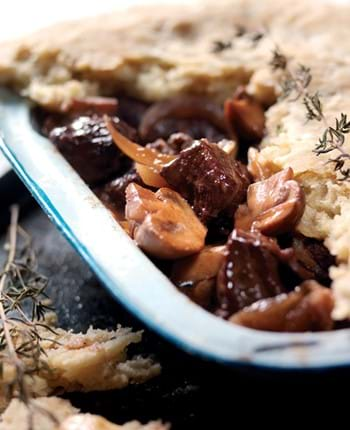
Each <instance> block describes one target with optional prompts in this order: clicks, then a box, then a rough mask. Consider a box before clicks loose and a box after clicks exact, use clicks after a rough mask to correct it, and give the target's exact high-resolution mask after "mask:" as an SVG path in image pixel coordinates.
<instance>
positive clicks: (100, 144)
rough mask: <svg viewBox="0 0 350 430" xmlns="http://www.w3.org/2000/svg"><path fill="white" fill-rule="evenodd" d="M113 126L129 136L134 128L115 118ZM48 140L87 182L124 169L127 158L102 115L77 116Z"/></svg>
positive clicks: (107, 177) (132, 134) (93, 183)
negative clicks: (115, 142) (113, 138)
mask: <svg viewBox="0 0 350 430" xmlns="http://www.w3.org/2000/svg"><path fill="white" fill-rule="evenodd" d="M114 122H115V126H116V128H117V129H118V130H119V131H120V132H121V133H122V134H124V135H125V136H127V137H129V138H130V139H135V138H136V135H135V131H134V129H132V128H131V127H129V126H128V125H127V124H126V123H124V122H122V121H119V119H118V118H114ZM49 137H50V140H51V141H52V142H53V143H54V144H55V145H56V146H57V148H58V150H59V151H60V152H61V153H62V155H63V156H64V157H65V158H66V159H67V161H68V162H69V163H70V164H71V165H72V166H73V167H74V169H75V170H76V171H77V172H78V173H79V175H80V176H81V177H82V178H83V179H84V181H86V182H87V183H88V184H89V185H96V184H98V183H101V182H104V181H106V180H108V179H109V178H111V177H112V176H113V175H115V174H117V173H118V172H120V171H122V170H125V168H126V166H127V165H128V163H129V161H128V160H127V158H126V157H125V156H124V155H123V154H121V152H120V151H119V149H118V148H117V147H116V145H115V144H114V142H113V140H112V138H111V136H110V134H109V132H108V130H107V128H106V126H105V123H104V120H103V118H101V117H99V116H95V115H94V116H80V117H77V118H74V119H72V120H71V122H69V123H68V124H67V125H64V126H63V127H56V128H54V129H53V130H52V131H51V133H50V136H49Z"/></svg>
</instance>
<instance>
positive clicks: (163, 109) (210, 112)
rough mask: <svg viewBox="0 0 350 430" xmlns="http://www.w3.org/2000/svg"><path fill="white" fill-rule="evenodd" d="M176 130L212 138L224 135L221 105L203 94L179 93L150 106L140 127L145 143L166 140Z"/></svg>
mask: <svg viewBox="0 0 350 430" xmlns="http://www.w3.org/2000/svg"><path fill="white" fill-rule="evenodd" d="M177 132H182V133H186V134H189V135H190V136H191V137H192V138H193V139H201V138H203V137H206V138H207V139H209V140H211V141H217V140H221V139H223V138H225V137H227V130H226V123H225V121H224V116H223V111H222V108H221V107H220V105H218V104H216V103H214V102H212V101H211V100H209V99H207V98H205V97H203V96H196V95H180V96H177V97H173V98H171V99H169V100H164V101H161V102H158V103H154V104H153V105H151V106H150V107H149V109H148V110H147V111H146V112H145V114H144V116H143V118H142V121H141V123H140V127H139V134H140V136H141V138H142V139H143V141H144V142H150V141H154V140H156V139H158V138H163V139H167V138H168V137H169V136H170V135H171V134H172V133H177Z"/></svg>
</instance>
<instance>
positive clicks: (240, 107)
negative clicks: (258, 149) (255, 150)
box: [224, 87, 265, 142]
mask: <svg viewBox="0 0 350 430" xmlns="http://www.w3.org/2000/svg"><path fill="white" fill-rule="evenodd" d="M224 112H225V119H226V123H227V127H228V129H229V130H230V129H233V130H236V131H237V134H238V136H239V137H241V138H243V139H245V140H247V141H253V142H257V141H260V140H261V139H262V138H263V136H264V131H265V113H264V110H263V108H262V107H261V105H260V104H259V103H258V102H257V101H256V100H254V98H253V97H252V96H250V95H249V94H248V93H247V92H246V90H245V88H244V87H239V88H238V89H237V91H236V92H235V94H234V95H233V97H232V99H228V100H226V102H225V105H224Z"/></svg>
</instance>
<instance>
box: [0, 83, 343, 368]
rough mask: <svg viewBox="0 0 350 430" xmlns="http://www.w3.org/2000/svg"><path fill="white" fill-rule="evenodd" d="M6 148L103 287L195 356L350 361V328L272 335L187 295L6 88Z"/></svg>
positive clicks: (286, 363)
mask: <svg viewBox="0 0 350 430" xmlns="http://www.w3.org/2000/svg"><path fill="white" fill-rule="evenodd" d="M0 100H1V102H0V129H1V130H2V134H1V137H0V148H1V150H2V152H3V153H4V155H5V156H6V158H7V159H8V161H9V162H10V163H11V165H12V167H13V168H14V170H15V171H16V173H17V174H18V175H19V176H20V178H21V179H22V181H23V182H24V183H25V185H26V186H27V187H28V189H29V190H30V192H31V193H32V194H33V196H34V197H35V198H36V199H37V201H38V202H39V204H40V205H41V207H42V208H43V209H44V211H45V212H46V213H47V215H48V216H49V218H50V219H51V220H52V221H53V222H54V223H55V224H56V225H57V227H58V228H59V229H60V230H61V231H62V233H63V234H64V235H65V236H66V238H67V239H68V240H69V241H70V242H71V244H72V245H73V246H74V248H75V249H76V250H77V251H78V253H79V254H80V255H81V256H82V257H83V258H84V259H85V261H86V262H87V263H88V264H89V266H90V267H91V269H92V270H93V271H94V272H95V273H96V275H97V276H98V277H99V279H100V280H101V282H102V284H103V285H104V286H105V287H106V288H107V289H108V290H109V291H110V293H111V294H112V295H113V297H115V298H116V299H117V300H118V301H119V302H121V303H122V304H123V305H124V306H125V307H126V308H127V309H128V310H129V311H130V312H132V313H133V314H134V315H135V316H136V317H137V318H139V319H141V320H142V321H143V322H144V323H145V324H146V325H147V326H149V327H151V328H152V329H153V330H155V331H156V332H158V333H159V334H161V335H162V336H163V337H165V338H166V339H167V340H169V341H170V342H172V343H174V344H175V345H176V346H178V347H180V348H181V349H183V350H185V351H186V352H188V353H190V354H194V355H199V356H201V357H204V358H205V359H208V360H214V361H216V362H219V363H222V364H225V365H231V366H243V365H244V366H262V367H268V368H274V369H290V370H291V369H320V368H327V367H334V366H348V365H350V331H349V330H339V331H335V332H326V333H298V334H285V333H270V332H262V331H254V330H250V329H247V328H244V327H239V326H235V325H233V324H230V323H228V322H226V321H223V320H221V319H219V318H217V317H215V316H213V315H211V314H210V313H208V312H206V311H205V310H203V309H201V308H200V307H199V306H196V305H195V304H193V303H192V302H191V301H190V300H189V299H188V298H187V297H186V296H184V295H182V294H180V293H179V292H178V291H177V290H176V289H175V287H174V286H173V285H172V284H171V282H170V281H169V280H168V279H167V278H166V277H165V276H164V275H163V274H162V273H161V272H160V271H159V270H158V269H157V268H156V267H155V266H154V265H153V263H152V262H151V261H150V260H149V259H148V258H147V257H146V256H145V255H144V254H143V253H142V252H141V251H140V250H139V249H138V248H137V247H136V245H135V244H134V243H133V241H132V240H131V239H130V238H129V236H128V235H127V234H126V233H125V232H124V230H123V229H122V228H121V227H120V226H119V225H118V224H117V222H116V221H115V220H114V218H113V216H112V215H111V213H110V212H109V211H108V210H107V209H106V208H105V207H104V206H103V205H102V204H101V203H100V201H99V200H98V199H97V198H96V196H95V195H94V194H93V193H92V191H91V190H90V189H89V188H88V187H87V186H86V185H85V183H84V182H83V181H82V180H81V179H80V177H79V176H78V175H77V173H76V172H75V171H74V170H73V169H72V168H71V166H70V165H69V164H68V163H67V162H66V161H65V160H64V158H63V157H62V156H61V155H60V154H59V153H58V151H57V150H56V149H55V147H54V146H53V145H52V144H51V142H49V141H48V139H46V138H44V137H42V136H41V135H39V134H38V133H37V132H36V131H35V129H34V128H33V126H32V122H31V115H30V105H29V104H27V103H26V101H25V100H24V99H22V98H20V97H18V96H16V95H14V94H13V93H12V92H10V91H8V90H5V89H1V90H0Z"/></svg>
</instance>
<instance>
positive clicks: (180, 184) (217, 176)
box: [161, 139, 250, 223]
mask: <svg viewBox="0 0 350 430" xmlns="http://www.w3.org/2000/svg"><path fill="white" fill-rule="evenodd" d="M161 175H162V176H163V178H164V179H165V180H166V181H167V183H168V184H169V185H170V186H171V187H172V188H174V189H175V190H176V191H178V192H179V193H180V194H181V195H182V196H183V197H184V198H185V199H186V200H187V201H189V202H190V203H191V204H192V205H193V208H194V211H195V212H196V214H197V215H198V217H199V218H200V219H201V221H202V222H204V223H207V222H208V221H209V220H210V219H213V218H215V217H216V216H218V215H220V214H225V215H227V216H233V214H234V212H235V210H236V208H237V206H238V205H239V204H240V203H242V202H243V201H244V200H245V198H246V193H247V188H248V185H249V183H250V175H249V173H248V170H247V168H246V167H245V166H244V165H243V164H242V163H240V162H239V161H236V160H233V159H232V157H230V156H229V155H228V154H226V153H225V152H224V151H223V150H222V149H220V148H219V147H218V146H217V145H216V144H214V143H209V142H208V141H207V140H206V139H201V140H200V141H196V142H195V143H194V144H193V145H192V146H191V147H190V148H188V149H185V150H184V151H182V152H181V153H180V155H179V156H178V157H177V158H176V159H175V160H174V161H172V162H171V163H169V164H167V165H166V166H164V167H163V169H162V171H161Z"/></svg>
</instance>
